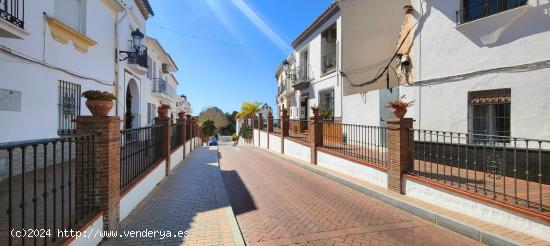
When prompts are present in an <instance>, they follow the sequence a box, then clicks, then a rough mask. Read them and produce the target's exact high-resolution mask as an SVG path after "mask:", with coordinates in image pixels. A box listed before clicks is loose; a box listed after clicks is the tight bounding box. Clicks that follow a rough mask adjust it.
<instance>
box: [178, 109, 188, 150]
mask: <svg viewBox="0 0 550 246" xmlns="http://www.w3.org/2000/svg"><path fill="white" fill-rule="evenodd" d="M186 122H187V121H186V120H185V115H183V116H181V117H180V118H179V119H178V124H180V125H181V146H182V147H183V159H185V138H186V137H187V136H186V134H187V133H186V128H187V124H186Z"/></svg>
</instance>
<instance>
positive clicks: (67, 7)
mask: <svg viewBox="0 0 550 246" xmlns="http://www.w3.org/2000/svg"><path fill="white" fill-rule="evenodd" d="M55 17H56V18H57V19H59V20H60V21H62V22H63V23H64V24H66V25H68V26H70V27H72V28H73V29H75V30H77V31H79V32H80V33H85V32H86V25H85V24H86V0H55Z"/></svg>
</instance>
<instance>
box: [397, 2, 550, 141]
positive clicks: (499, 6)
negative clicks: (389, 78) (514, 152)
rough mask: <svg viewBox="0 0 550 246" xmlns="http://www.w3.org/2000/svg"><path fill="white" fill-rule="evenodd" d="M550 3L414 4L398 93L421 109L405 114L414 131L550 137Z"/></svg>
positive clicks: (408, 17)
mask: <svg viewBox="0 0 550 246" xmlns="http://www.w3.org/2000/svg"><path fill="white" fill-rule="evenodd" d="M549 4H550V1H530V0H529V1H519V0H518V1H496V0H493V1H481V0H453V1H431V0H429V1H416V0H414V1H411V7H412V11H411V13H410V14H409V15H408V16H406V22H407V21H410V23H408V24H407V23H405V24H404V26H409V27H410V28H411V30H412V32H411V33H412V34H411V38H410V40H408V41H406V42H405V43H407V42H410V44H407V46H410V49H408V50H404V52H402V53H403V55H406V56H408V57H410V67H409V68H408V70H407V72H406V73H408V74H407V75H404V76H402V78H407V80H408V81H405V80H402V81H401V84H402V85H401V86H400V88H399V91H400V93H401V94H402V95H406V96H407V98H408V99H411V100H413V99H414V100H415V102H416V104H415V105H414V107H413V108H412V109H410V110H409V112H408V114H407V115H408V116H410V117H413V118H414V119H415V120H416V121H415V123H414V125H415V127H416V128H421V129H429V130H444V131H456V132H468V133H476V134H487V135H497V136H503V137H510V136H512V137H526V138H537V139H548V138H550V124H548V123H547V122H549V121H550V114H548V113H547V109H548V108H549V106H550V98H548V97H547V96H546V95H545V93H547V92H548V91H550V84H549V83H548V77H549V75H550V53H549V52H548V50H550V43H549V42H548V40H550V26H549V25H545V24H543V23H547V22H548V21H549V20H550V16H549V15H548V5H549ZM407 19H410V20H407ZM416 23H417V24H416ZM400 71H403V70H400Z"/></svg>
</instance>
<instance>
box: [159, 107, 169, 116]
mask: <svg viewBox="0 0 550 246" xmlns="http://www.w3.org/2000/svg"><path fill="white" fill-rule="evenodd" d="M168 110H169V108H157V113H158V114H159V117H162V118H166V117H168Z"/></svg>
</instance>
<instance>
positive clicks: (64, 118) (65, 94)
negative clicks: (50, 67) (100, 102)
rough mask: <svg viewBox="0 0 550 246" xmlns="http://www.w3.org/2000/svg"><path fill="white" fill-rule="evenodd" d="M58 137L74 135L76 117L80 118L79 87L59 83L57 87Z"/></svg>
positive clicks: (67, 83) (77, 85) (65, 82)
mask: <svg viewBox="0 0 550 246" xmlns="http://www.w3.org/2000/svg"><path fill="white" fill-rule="evenodd" d="M58 90H59V93H58V117H59V119H58V129H57V134H58V135H60V136H61V135H69V134H74V131H75V123H74V122H73V120H74V119H76V117H78V116H80V85H79V84H74V83H70V82H67V81H62V80H60V81H59V85H58Z"/></svg>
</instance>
